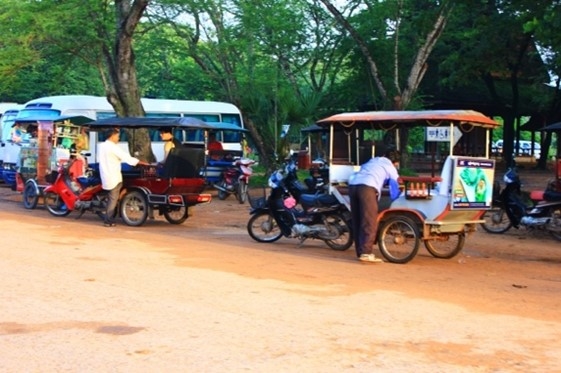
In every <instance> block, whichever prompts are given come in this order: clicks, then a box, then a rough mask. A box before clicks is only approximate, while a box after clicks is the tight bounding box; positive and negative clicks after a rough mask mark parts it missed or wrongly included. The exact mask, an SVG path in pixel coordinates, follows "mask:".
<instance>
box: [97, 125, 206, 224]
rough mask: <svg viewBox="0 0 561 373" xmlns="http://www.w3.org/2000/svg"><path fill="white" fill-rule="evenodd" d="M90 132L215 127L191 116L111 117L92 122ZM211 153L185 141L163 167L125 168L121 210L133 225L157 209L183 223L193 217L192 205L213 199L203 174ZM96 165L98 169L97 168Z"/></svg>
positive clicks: (122, 214)
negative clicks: (207, 158)
mask: <svg viewBox="0 0 561 373" xmlns="http://www.w3.org/2000/svg"><path fill="white" fill-rule="evenodd" d="M87 126H88V127H89V128H90V136H95V135H96V132H103V130H104V129H108V128H116V127H117V128H121V129H124V128H127V129H137V128H147V129H149V130H151V131H156V132H157V131H158V130H159V129H160V128H162V127H170V128H171V129H172V131H183V130H189V129H193V130H203V131H205V133H206V131H208V130H209V129H211V128H212V127H211V126H209V125H207V124H206V123H205V122H203V121H201V120H199V119H196V118H190V117H182V118H107V119H101V120H98V121H94V122H91V123H88V124H87ZM206 157H207V152H206V143H205V144H204V146H203V147H200V146H190V145H189V144H183V146H181V147H176V148H173V149H172V150H171V152H170V153H169V155H168V157H167V159H166V161H165V163H164V164H163V167H156V166H155V165H154V166H153V167H135V168H133V169H131V170H128V169H125V170H124V171H123V190H122V192H121V196H122V197H121V200H120V203H119V213H120V216H121V218H122V219H123V221H124V222H125V223H126V224H127V225H130V226H140V225H142V224H144V223H145V222H146V220H147V219H148V217H150V216H154V213H155V212H157V213H158V214H159V215H163V216H164V217H165V219H166V220H167V221H168V222H169V223H171V224H181V223H183V222H184V221H185V220H186V219H187V218H188V217H189V208H190V207H192V206H195V205H197V204H200V203H208V202H210V201H211V195H210V194H208V193H203V191H204V189H205V186H206V184H205V179H204V178H203V177H202V176H201V169H202V168H204V165H205V163H206V162H205V161H206ZM95 168H96V167H95V165H94V169H95Z"/></svg>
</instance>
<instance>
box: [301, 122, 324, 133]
mask: <svg viewBox="0 0 561 373" xmlns="http://www.w3.org/2000/svg"><path fill="white" fill-rule="evenodd" d="M325 131H326V129H325V127H320V126H318V125H317V124H312V125H310V126H308V127H304V128H302V129H301V130H300V132H304V133H311V132H325Z"/></svg>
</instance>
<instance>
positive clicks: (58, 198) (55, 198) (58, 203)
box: [43, 158, 106, 217]
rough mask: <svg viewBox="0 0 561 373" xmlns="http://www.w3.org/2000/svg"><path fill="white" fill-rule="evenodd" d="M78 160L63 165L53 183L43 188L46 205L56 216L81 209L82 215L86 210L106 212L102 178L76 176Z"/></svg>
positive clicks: (99, 212) (74, 159)
mask: <svg viewBox="0 0 561 373" xmlns="http://www.w3.org/2000/svg"><path fill="white" fill-rule="evenodd" d="M76 162H79V161H78V160H77V159H76V158H73V159H71V160H70V161H69V162H68V163H66V164H64V165H62V166H61V167H60V168H59V170H58V174H57V176H56V178H55V180H54V181H53V183H52V184H50V185H48V186H46V187H45V189H44V190H43V198H44V200H45V207H46V209H47V211H49V212H50V213H51V214H52V215H54V216H66V215H68V214H70V213H71V212H72V211H79V212H80V216H82V214H83V213H84V212H86V211H92V212H94V213H97V214H101V213H103V212H105V209H106V193H105V192H104V190H103V189H102V188H101V180H100V179H99V177H95V176H91V177H78V178H76V177H74V174H73V165H74V164H75V163H76ZM80 216H79V217H80Z"/></svg>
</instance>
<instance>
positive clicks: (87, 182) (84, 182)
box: [76, 176, 101, 188]
mask: <svg viewBox="0 0 561 373" xmlns="http://www.w3.org/2000/svg"><path fill="white" fill-rule="evenodd" d="M76 180H78V182H79V183H80V185H81V186H82V187H83V188H87V187H90V186H94V185H97V184H101V180H100V179H99V178H97V177H85V176H81V177H78V178H76Z"/></svg>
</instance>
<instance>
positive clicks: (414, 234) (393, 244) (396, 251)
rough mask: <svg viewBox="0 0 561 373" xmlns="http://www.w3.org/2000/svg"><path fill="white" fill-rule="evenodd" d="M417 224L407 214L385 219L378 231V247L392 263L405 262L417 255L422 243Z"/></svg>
mask: <svg viewBox="0 0 561 373" xmlns="http://www.w3.org/2000/svg"><path fill="white" fill-rule="evenodd" d="M420 241H421V239H420V234H419V228H418V226H417V224H416V223H415V222H414V221H413V219H411V218H409V217H407V216H392V217H390V218H388V219H387V220H385V221H383V222H382V224H381V226H380V228H379V231H378V248H379V249H380V252H381V253H382V256H383V257H384V258H385V259H386V260H387V261H388V262H391V263H398V264H404V263H407V262H409V261H411V259H413V258H414V257H415V255H417V251H419V244H420Z"/></svg>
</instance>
